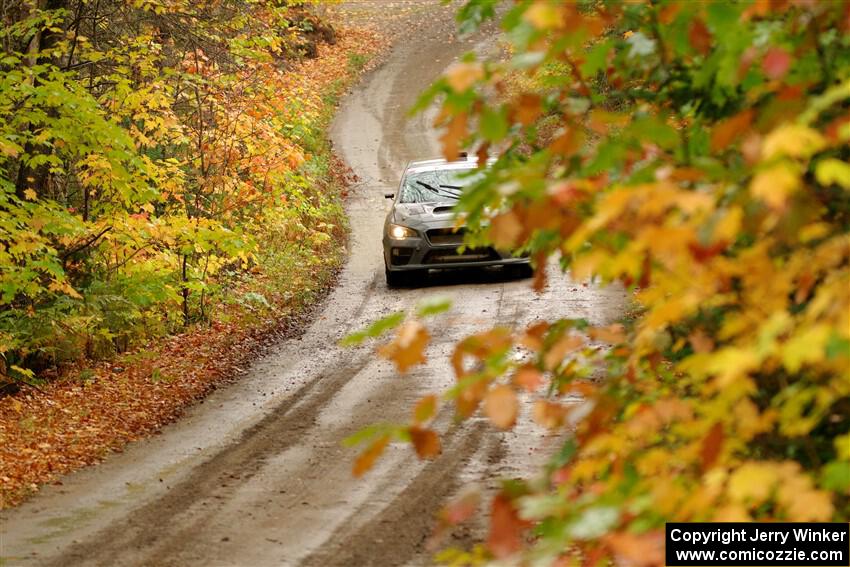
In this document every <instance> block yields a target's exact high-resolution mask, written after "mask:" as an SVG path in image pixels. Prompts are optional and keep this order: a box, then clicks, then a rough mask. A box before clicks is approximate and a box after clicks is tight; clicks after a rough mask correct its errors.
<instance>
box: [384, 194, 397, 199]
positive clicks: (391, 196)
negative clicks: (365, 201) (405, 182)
mask: <svg viewBox="0 0 850 567" xmlns="http://www.w3.org/2000/svg"><path fill="white" fill-rule="evenodd" d="M384 199H395V193H384Z"/></svg>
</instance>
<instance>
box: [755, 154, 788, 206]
mask: <svg viewBox="0 0 850 567" xmlns="http://www.w3.org/2000/svg"><path fill="white" fill-rule="evenodd" d="M799 187H800V177H799V175H797V173H796V172H795V171H794V170H793V169H792V168H791V167H790V165H788V164H784V163H779V164H776V165H774V166H772V167H770V168H768V169H765V170H762V171H760V172H759V173H758V174H756V176H755V177H753V180H752V182H750V191H752V193H753V195H754V196H755V197H756V198H758V199H761V200H762V201H764V202H765V203H767V205H768V206H769V207H771V208H772V209H781V208H783V207H784V206H785V203H786V201H787V200H788V197H789V196H790V195H791V193H793V192H794V191H796V190H797V189H798V188H799Z"/></svg>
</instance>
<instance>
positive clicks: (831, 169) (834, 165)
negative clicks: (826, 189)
mask: <svg viewBox="0 0 850 567" xmlns="http://www.w3.org/2000/svg"><path fill="white" fill-rule="evenodd" d="M815 177H816V178H817V180H818V183H820V184H821V185H832V184H835V185H839V186H841V187H843V188H844V189H850V164H848V163H847V162H843V161H841V160H839V159H835V158H827V159H824V160H821V161H819V162H818V164H817V166H815Z"/></svg>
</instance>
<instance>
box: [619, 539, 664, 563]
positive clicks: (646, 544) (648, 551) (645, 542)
mask: <svg viewBox="0 0 850 567" xmlns="http://www.w3.org/2000/svg"><path fill="white" fill-rule="evenodd" d="M605 543H607V544H608V546H609V547H610V548H611V549H612V550H613V551H614V553H616V554H617V555H619V556H620V557H622V558H624V559H626V560H627V561H625V562H624V563H628V564H629V565H636V566H638V567H648V566H650V565H664V538H663V537H662V536H661V535H660V534H659V533H658V532H649V533H646V534H631V533H627V532H620V533H614V534H611V535H609V536H607V537H606V538H605Z"/></svg>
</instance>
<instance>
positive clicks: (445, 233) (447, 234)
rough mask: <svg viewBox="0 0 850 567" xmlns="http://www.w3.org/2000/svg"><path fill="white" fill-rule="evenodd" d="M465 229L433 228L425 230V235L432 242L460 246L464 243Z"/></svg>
mask: <svg viewBox="0 0 850 567" xmlns="http://www.w3.org/2000/svg"><path fill="white" fill-rule="evenodd" d="M464 232H465V230H464V229H462V228H459V229H455V228H432V229H431V230H428V231H426V232H425V235H426V236H427V237H428V241H429V242H431V244H436V245H438V246H440V245H447V244H452V245H454V246H460V245H461V244H463V235H464Z"/></svg>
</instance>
